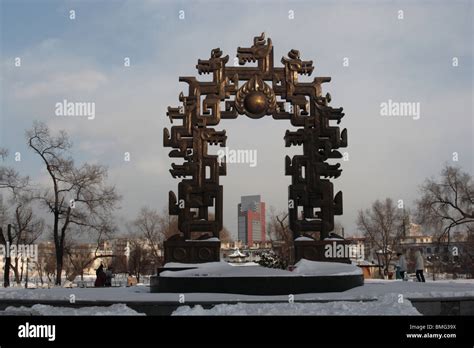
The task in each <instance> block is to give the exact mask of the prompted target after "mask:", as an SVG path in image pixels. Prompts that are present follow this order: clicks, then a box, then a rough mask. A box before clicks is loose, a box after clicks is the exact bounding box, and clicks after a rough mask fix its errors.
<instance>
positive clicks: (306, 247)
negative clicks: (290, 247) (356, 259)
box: [294, 239, 351, 263]
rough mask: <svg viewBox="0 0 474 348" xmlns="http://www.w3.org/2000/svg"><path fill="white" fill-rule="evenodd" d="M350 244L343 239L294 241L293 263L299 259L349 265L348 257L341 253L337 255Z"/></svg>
mask: <svg viewBox="0 0 474 348" xmlns="http://www.w3.org/2000/svg"><path fill="white" fill-rule="evenodd" d="M350 244H351V242H350V241H347V240H344V239H337V240H321V241H318V240H295V241H294V246H295V263H297V262H298V261H299V260H301V259H306V260H311V261H326V262H342V263H351V260H350V258H349V256H348V255H341V253H339V254H338V251H341V248H346V245H350ZM346 249H347V248H346ZM329 254H331V255H329ZM331 256H332V257H331Z"/></svg>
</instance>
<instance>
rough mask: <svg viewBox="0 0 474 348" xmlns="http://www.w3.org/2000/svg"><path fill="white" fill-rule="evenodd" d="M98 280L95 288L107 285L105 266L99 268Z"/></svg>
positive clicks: (97, 271)
mask: <svg viewBox="0 0 474 348" xmlns="http://www.w3.org/2000/svg"><path fill="white" fill-rule="evenodd" d="M95 275H96V277H97V278H96V279H95V283H94V286H95V287H103V286H104V285H105V280H106V275H105V272H104V266H103V265H102V264H101V265H100V266H99V268H97V270H96V271H95Z"/></svg>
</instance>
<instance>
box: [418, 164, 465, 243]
mask: <svg viewBox="0 0 474 348" xmlns="http://www.w3.org/2000/svg"><path fill="white" fill-rule="evenodd" d="M420 192H421V198H420V199H419V200H418V201H417V218H418V220H419V222H420V223H421V224H423V225H424V226H427V227H430V228H433V229H434V230H435V231H436V233H435V235H436V237H437V238H438V244H440V243H441V241H443V240H447V243H448V244H449V242H450V239H451V231H461V228H462V227H464V232H470V231H474V210H473V204H474V182H473V180H472V177H471V175H469V174H468V173H465V172H463V171H462V170H461V168H459V167H452V166H449V165H446V166H445V167H444V168H443V170H442V171H441V177H440V178H439V179H438V180H437V179H433V178H429V179H426V180H425V182H424V183H423V184H422V185H421V187H420Z"/></svg>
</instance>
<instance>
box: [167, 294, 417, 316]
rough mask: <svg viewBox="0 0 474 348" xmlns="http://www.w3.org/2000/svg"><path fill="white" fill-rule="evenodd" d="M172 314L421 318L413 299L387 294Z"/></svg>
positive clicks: (183, 310)
mask: <svg viewBox="0 0 474 348" xmlns="http://www.w3.org/2000/svg"><path fill="white" fill-rule="evenodd" d="M172 315H242V316H243V315H421V314H420V313H419V312H418V311H417V310H416V308H415V307H413V306H412V304H411V302H410V301H409V300H405V301H403V303H398V296H396V295H394V294H391V295H385V296H383V297H382V298H380V299H379V300H378V301H369V302H361V301H359V302H349V301H337V302H327V303H297V302H296V303H237V304H235V305H229V304H219V305H216V306H214V307H213V308H211V309H204V308H202V306H200V305H197V306H194V307H193V308H191V307H190V306H181V307H179V308H178V309H177V310H175V311H174V312H173V314H172Z"/></svg>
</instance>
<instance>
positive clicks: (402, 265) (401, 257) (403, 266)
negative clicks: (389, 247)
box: [397, 252, 407, 280]
mask: <svg viewBox="0 0 474 348" xmlns="http://www.w3.org/2000/svg"><path fill="white" fill-rule="evenodd" d="M397 256H398V268H399V272H400V278H402V280H405V274H406V271H407V260H406V258H405V254H403V253H401V252H400V253H398V254H397Z"/></svg>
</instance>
